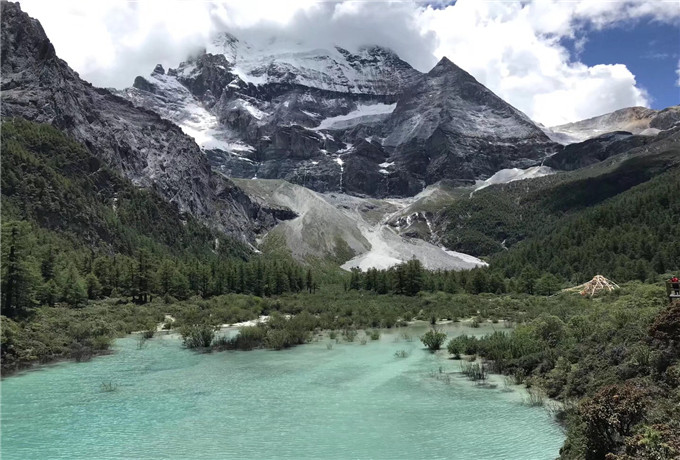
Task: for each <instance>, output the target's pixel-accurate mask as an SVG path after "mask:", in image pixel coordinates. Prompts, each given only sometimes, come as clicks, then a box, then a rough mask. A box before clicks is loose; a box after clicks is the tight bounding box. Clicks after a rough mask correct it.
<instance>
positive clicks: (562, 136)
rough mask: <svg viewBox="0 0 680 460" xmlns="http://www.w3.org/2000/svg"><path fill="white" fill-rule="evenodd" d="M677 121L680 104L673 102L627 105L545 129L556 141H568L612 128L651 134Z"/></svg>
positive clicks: (575, 140) (567, 142) (580, 140)
mask: <svg viewBox="0 0 680 460" xmlns="http://www.w3.org/2000/svg"><path fill="white" fill-rule="evenodd" d="M678 123H680V106H677V105H676V106H672V107H668V108H666V109H663V110H652V109H648V108H646V107H627V108H625V109H620V110H616V111H614V112H611V113H606V114H604V115H600V116H597V117H593V118H588V119H587V120H581V121H577V122H574V123H567V124H564V125H560V126H553V127H552V128H548V129H547V132H548V134H549V135H551V136H552V137H553V138H555V139H556V140H560V141H561V142H562V143H565V144H571V143H576V142H583V141H585V140H587V139H592V138H595V137H598V136H600V135H602V134H606V133H611V132H615V131H626V132H630V133H632V134H642V135H646V136H654V135H656V134H658V133H659V131H663V130H667V129H671V128H672V127H673V126H675V125H676V124H678Z"/></svg>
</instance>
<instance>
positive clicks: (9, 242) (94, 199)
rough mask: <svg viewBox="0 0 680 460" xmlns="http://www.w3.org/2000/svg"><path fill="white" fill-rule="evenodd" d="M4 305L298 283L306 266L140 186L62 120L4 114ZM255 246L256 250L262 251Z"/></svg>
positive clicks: (297, 286)
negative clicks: (268, 252) (251, 245)
mask: <svg viewBox="0 0 680 460" xmlns="http://www.w3.org/2000/svg"><path fill="white" fill-rule="evenodd" d="M2 147H3V171H2V222H3V225H2V239H3V245H2V251H3V254H2V307H3V314H4V315H6V316H8V317H17V316H22V315H25V314H27V313H28V311H29V310H30V309H31V308H33V307H34V306H36V305H38V304H47V305H54V304H57V303H60V302H63V303H65V304H67V305H70V306H78V305H82V304H83V303H84V302H85V301H86V300H87V299H98V298H101V297H107V296H115V297H128V298H130V299H132V300H133V301H135V302H138V303H144V302H147V301H149V300H150V298H151V297H152V296H153V295H171V296H173V297H176V298H179V299H183V298H187V297H189V296H192V295H201V296H204V297H209V296H212V295H219V294H223V293H227V292H248V293H254V294H257V295H264V294H270V293H281V292H285V291H289V290H291V291H298V290H301V289H303V288H304V287H305V284H306V278H305V273H303V270H302V268H301V267H299V266H298V265H296V264H294V263H293V262H291V261H289V260H271V258H269V259H268V260H264V259H263V258H260V257H256V256H255V255H254V253H253V252H252V251H251V250H250V249H248V248H247V247H245V246H244V245H243V244H242V243H239V242H237V241H235V240H233V239H231V238H229V237H226V236H224V235H223V234H221V233H217V232H214V231H212V230H210V229H209V228H207V227H206V226H204V225H203V224H201V223H199V222H198V221H197V220H195V219H194V218H193V217H191V216H189V215H185V214H180V213H179V211H178V210H177V208H176V207H175V206H174V205H172V204H169V203H168V202H166V201H164V200H163V199H162V198H160V196H159V195H157V194H156V193H154V192H152V191H148V190H144V189H139V188H136V187H135V186H134V185H133V184H132V183H130V182H129V181H128V180H126V179H124V178H122V177H121V176H120V175H118V174H116V173H115V172H113V171H112V170H111V169H109V168H107V167H106V166H105V165H103V164H102V163H101V162H100V161H99V160H97V159H96V158H95V157H93V156H92V155H91V154H90V153H89V152H88V151H87V150H86V149H85V148H84V147H82V146H81V145H79V144H78V143H76V142H74V141H72V140H70V139H69V138H67V137H65V136H64V135H62V134H61V133H60V132H59V131H57V130H56V129H55V128H53V127H51V126H48V125H40V124H35V123H31V122H28V121H24V120H19V119H16V120H9V121H4V122H3V124H2ZM254 256H255V257H254Z"/></svg>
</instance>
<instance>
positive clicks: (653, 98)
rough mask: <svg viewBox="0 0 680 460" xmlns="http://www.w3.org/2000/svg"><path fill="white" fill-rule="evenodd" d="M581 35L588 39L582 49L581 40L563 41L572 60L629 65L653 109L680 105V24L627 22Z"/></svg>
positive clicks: (648, 21)
mask: <svg viewBox="0 0 680 460" xmlns="http://www.w3.org/2000/svg"><path fill="white" fill-rule="evenodd" d="M580 36H581V37H583V36H585V39H586V41H585V44H584V45H583V46H582V49H581V50H580V51H579V50H577V46H576V44H577V43H578V41H579V40H578V39H576V40H565V41H564V42H563V44H564V45H565V46H566V47H567V49H569V51H570V53H571V54H572V59H574V60H579V61H581V62H583V63H584V64H587V65H589V66H593V65H597V64H625V65H626V66H627V67H628V69H630V71H631V72H632V73H633V74H634V75H635V78H636V80H637V83H638V86H640V87H641V88H644V89H645V90H646V91H647V92H648V93H649V96H650V102H651V108H653V109H663V108H665V107H668V106H671V105H677V104H680V88H679V87H678V86H677V85H676V82H677V80H678V75H677V74H676V70H677V68H678V60H679V59H680V26H678V25H670V24H664V23H660V22H657V21H652V20H645V21H635V22H633V21H626V22H623V23H620V24H617V25H616V26H614V27H610V28H607V29H603V30H593V29H592V28H589V29H586V30H585V31H584V34H581V35H580Z"/></svg>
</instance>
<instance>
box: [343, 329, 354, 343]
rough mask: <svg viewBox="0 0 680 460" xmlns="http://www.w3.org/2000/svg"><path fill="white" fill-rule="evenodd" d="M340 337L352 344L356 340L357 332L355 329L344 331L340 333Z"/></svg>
mask: <svg viewBox="0 0 680 460" xmlns="http://www.w3.org/2000/svg"><path fill="white" fill-rule="evenodd" d="M342 336H343V337H344V338H345V340H346V341H348V342H354V339H356V338H357V331H356V329H345V330H344V331H342Z"/></svg>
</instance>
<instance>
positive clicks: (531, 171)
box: [470, 166, 555, 196]
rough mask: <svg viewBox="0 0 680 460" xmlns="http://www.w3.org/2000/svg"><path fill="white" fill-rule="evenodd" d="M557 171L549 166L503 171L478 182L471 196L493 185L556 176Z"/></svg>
mask: <svg viewBox="0 0 680 460" xmlns="http://www.w3.org/2000/svg"><path fill="white" fill-rule="evenodd" d="M554 173H555V171H554V170H553V169H552V168H549V167H547V166H532V167H531V168H527V169H519V168H512V169H501V170H500V171H498V172H497V173H496V174H494V175H493V176H491V177H489V178H488V179H486V180H478V181H477V183H476V184H475V189H474V190H473V191H472V192H470V196H472V194H473V193H475V192H476V191H477V190H481V189H483V188H486V187H488V186H489V185H493V184H507V183H508V182H514V181H516V180H524V179H532V178H534V177H542V176H547V175H549V174H554Z"/></svg>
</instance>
